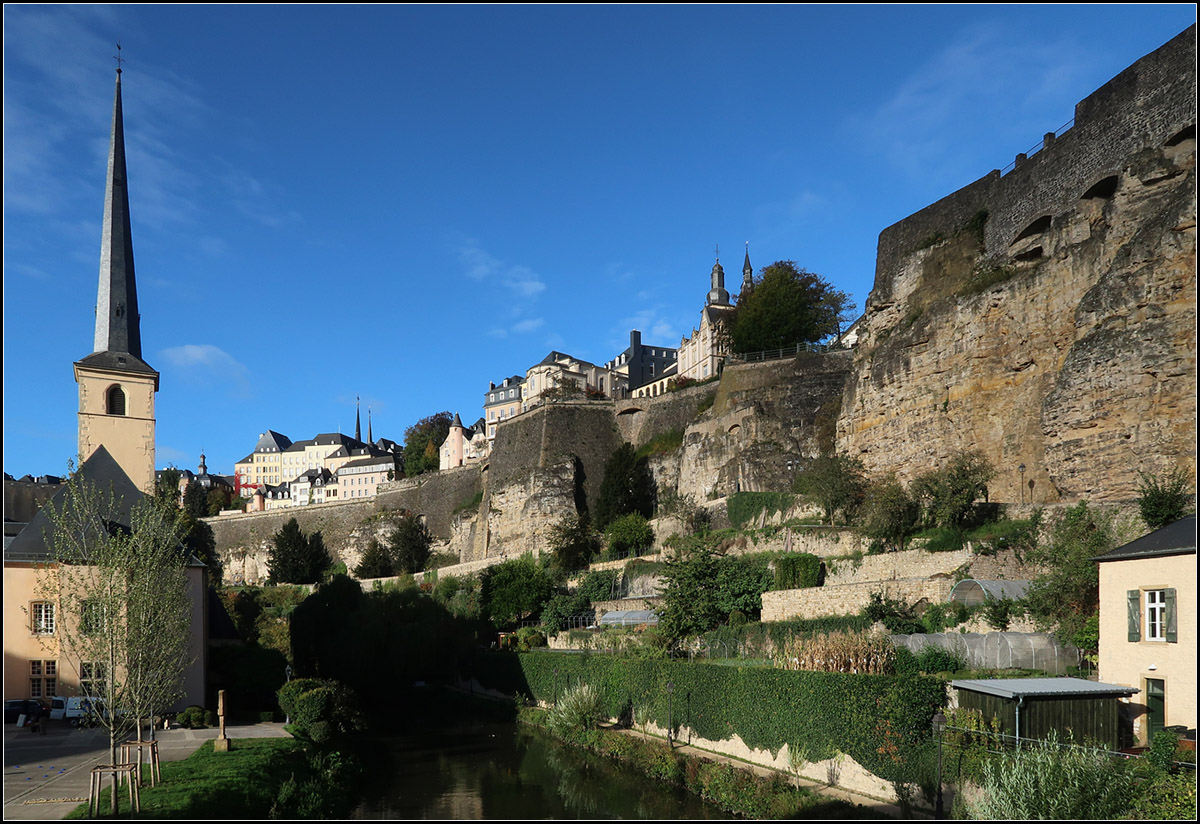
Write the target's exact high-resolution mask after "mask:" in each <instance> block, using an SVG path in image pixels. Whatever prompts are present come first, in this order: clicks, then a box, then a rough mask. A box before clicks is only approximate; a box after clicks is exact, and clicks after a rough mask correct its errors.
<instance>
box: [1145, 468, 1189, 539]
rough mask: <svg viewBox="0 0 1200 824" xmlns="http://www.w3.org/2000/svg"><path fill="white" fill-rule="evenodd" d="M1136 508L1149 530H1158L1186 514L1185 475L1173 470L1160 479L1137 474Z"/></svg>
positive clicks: (1186, 480)
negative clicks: (1138, 480) (1138, 481)
mask: <svg viewBox="0 0 1200 824" xmlns="http://www.w3.org/2000/svg"><path fill="white" fill-rule="evenodd" d="M1138 475H1139V478H1140V479H1141V480H1140V483H1139V484H1138V493H1139V494H1138V508H1139V509H1140V510H1141V514H1142V520H1143V521H1145V522H1146V526H1148V527H1150V528H1151V529H1160V528H1162V527H1164V526H1166V525H1167V524H1170V523H1174V522H1175V521H1177V520H1179V519H1180V518H1182V517H1183V516H1184V515H1186V514H1187V510H1188V492H1187V487H1188V481H1189V478H1188V476H1187V474H1186V473H1184V472H1183V471H1182V470H1180V469H1173V470H1171V471H1169V472H1167V473H1166V474H1165V475H1163V476H1162V477H1155V476H1152V475H1147V474H1146V473H1144V472H1141V473H1138Z"/></svg>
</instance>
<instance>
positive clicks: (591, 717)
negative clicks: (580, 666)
mask: <svg viewBox="0 0 1200 824" xmlns="http://www.w3.org/2000/svg"><path fill="white" fill-rule="evenodd" d="M606 717H607V716H606V714H605V712H604V702H603V699H602V698H601V695H600V693H599V691H597V690H595V689H593V688H592V686H591V684H586V683H585V684H577V685H575V686H574V687H572V688H571V689H569V690H567V691H566V693H565V694H563V696H562V697H561V698H559V699H558V704H557V705H556V706H555V707H554V708H553V709H551V710H550V718H549V721H550V729H552V730H553V731H554V732H555V734H557V735H567V734H569V733H573V732H579V731H581V730H590V729H595V728H596V726H597V725H598V724H599V723H600V722H601V721H602V720H604V719H605V718H606Z"/></svg>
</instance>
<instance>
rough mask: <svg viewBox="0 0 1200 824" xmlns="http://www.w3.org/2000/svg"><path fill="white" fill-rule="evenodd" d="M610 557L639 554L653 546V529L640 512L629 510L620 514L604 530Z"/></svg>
mask: <svg viewBox="0 0 1200 824" xmlns="http://www.w3.org/2000/svg"><path fill="white" fill-rule="evenodd" d="M604 537H605V538H606V539H607V540H608V551H609V554H610V556H611V557H614V558H624V557H626V556H628V555H640V554H642V551H643V550H646V549H649V548H650V547H652V546H654V530H653V529H651V528H650V524H649V523H648V522H647V521H646V519H645V518H644V517H642V516H641V514H639V513H637V512H630V513H629V514H628V515H622V516H621V517H620V518H617V519H616V520H614V521H613V522H612V523H610V524H609V525H608V528H607V529H605V530H604Z"/></svg>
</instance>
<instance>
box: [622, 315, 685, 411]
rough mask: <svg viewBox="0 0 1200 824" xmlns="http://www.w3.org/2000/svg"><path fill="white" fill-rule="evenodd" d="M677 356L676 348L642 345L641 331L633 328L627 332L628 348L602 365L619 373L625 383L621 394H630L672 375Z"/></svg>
mask: <svg viewBox="0 0 1200 824" xmlns="http://www.w3.org/2000/svg"><path fill="white" fill-rule="evenodd" d="M677 357H678V352H677V350H675V349H671V348H668V347H666V346H643V345H642V333H641V332H639V331H638V330H637V329H634V330H633V331H631V332H630V333H629V348H628V349H626V350H625V351H624V352H622V353H621V354H619V355H617V356H616V357H615V358H613V359H612V360H611V361H609V362H608V363H606V364H604V367H605V368H606V369H609V370H611V371H613V372H614V373H616V374H618V375H621V376H622V377H623V378H624V384H625V390H624V393H623V394H631V395H632V394H636V393H637V390H638V389H639V388H641V387H643V386H646V385H647V384H651V383H654V382H655V381H658V380H661V379H662V378H664V377H669V376H671V375H674V374H675V363H676V358H677Z"/></svg>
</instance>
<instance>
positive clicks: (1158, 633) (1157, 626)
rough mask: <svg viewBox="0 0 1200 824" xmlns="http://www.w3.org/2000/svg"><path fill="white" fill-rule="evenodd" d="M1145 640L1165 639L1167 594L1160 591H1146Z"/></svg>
mask: <svg viewBox="0 0 1200 824" xmlns="http://www.w3.org/2000/svg"><path fill="white" fill-rule="evenodd" d="M1145 595H1146V640H1147V641H1165V640H1166V639H1167V634H1166V630H1167V621H1166V618H1167V592H1166V590H1162V589H1148V590H1146V593H1145Z"/></svg>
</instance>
